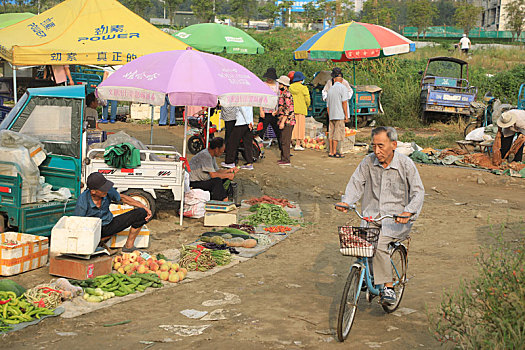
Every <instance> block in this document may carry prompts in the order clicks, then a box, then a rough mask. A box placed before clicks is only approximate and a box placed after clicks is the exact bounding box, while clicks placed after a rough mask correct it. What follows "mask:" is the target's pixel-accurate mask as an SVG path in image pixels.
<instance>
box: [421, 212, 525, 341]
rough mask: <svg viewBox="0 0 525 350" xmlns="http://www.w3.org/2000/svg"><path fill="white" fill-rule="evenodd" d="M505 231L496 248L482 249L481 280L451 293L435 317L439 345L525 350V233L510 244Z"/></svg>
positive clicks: (431, 317) (433, 328) (434, 330)
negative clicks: (522, 349)
mask: <svg viewBox="0 0 525 350" xmlns="http://www.w3.org/2000/svg"><path fill="white" fill-rule="evenodd" d="M521 224H523V222H522V223H521ZM504 227H505V226H503V227H502V230H501V233H500V234H498V235H496V236H495V242H494V243H493V244H492V245H489V246H486V247H483V248H481V252H480V255H479V257H478V270H479V275H478V276H477V277H475V278H474V279H472V280H470V281H465V282H463V283H461V285H460V287H459V289H458V290H457V291H455V292H452V293H445V295H444V297H443V299H442V301H441V304H440V306H439V308H438V310H437V312H436V313H434V314H429V320H430V324H431V326H430V327H431V328H430V331H431V332H432V333H433V334H434V336H435V337H436V339H438V340H439V341H441V342H445V343H447V342H448V343H453V344H454V345H455V346H456V347H459V348H463V349H520V348H523V344H524V343H525V288H524V286H523V282H524V281H525V272H524V265H523V261H525V240H524V237H525V235H524V234H525V231H524V229H523V228H520V230H519V237H518V239H517V240H508V237H507V236H508V234H507V235H504V234H503V229H504ZM505 239H507V240H505Z"/></svg>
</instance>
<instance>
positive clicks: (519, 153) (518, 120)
mask: <svg viewBox="0 0 525 350" xmlns="http://www.w3.org/2000/svg"><path fill="white" fill-rule="evenodd" d="M496 124H497V125H498V127H499V128H498V133H497V135H496V139H495V140H494V144H493V145H492V146H493V147H492V148H493V150H494V151H493V160H494V161H493V162H494V164H495V165H500V164H501V160H502V159H508V160H509V161H511V162H512V161H516V162H521V161H522V159H523V143H524V142H525V111H524V110H521V109H511V110H510V111H507V112H505V113H503V114H502V115H501V116H500V117H499V118H498V120H497V122H496ZM515 136H516V140H515V141H514V137H515ZM498 149H499V152H497V150H498Z"/></svg>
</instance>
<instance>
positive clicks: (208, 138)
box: [206, 107, 211, 149]
mask: <svg viewBox="0 0 525 350" xmlns="http://www.w3.org/2000/svg"><path fill="white" fill-rule="evenodd" d="M210 119H211V115H210V107H208V122H207V123H206V124H207V125H206V149H208V145H209V144H210Z"/></svg>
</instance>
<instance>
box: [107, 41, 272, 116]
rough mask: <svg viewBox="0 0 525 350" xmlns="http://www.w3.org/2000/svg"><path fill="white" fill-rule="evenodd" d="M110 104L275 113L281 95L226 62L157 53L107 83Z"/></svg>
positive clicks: (195, 53)
mask: <svg viewBox="0 0 525 350" xmlns="http://www.w3.org/2000/svg"><path fill="white" fill-rule="evenodd" d="M97 93H98V96H99V97H101V98H103V99H106V100H118V101H132V102H140V103H149V104H152V105H157V106H160V105H163V104H164V98H165V96H166V94H168V98H169V100H170V104H171V105H173V106H208V107H215V106H216V105H217V101H220V103H221V105H222V106H225V107H233V106H256V107H267V108H274V107H275V106H276V105H277V95H275V93H274V92H273V91H272V90H271V89H270V88H269V87H268V86H267V85H266V84H265V83H263V82H262V80H261V79H259V78H258V77H257V76H256V75H255V74H253V73H252V72H250V71H249V70H248V69H246V68H244V67H243V66H241V65H239V64H238V63H235V62H233V61H230V60H228V59H226V58H223V57H220V56H216V55H212V54H208V53H204V52H200V51H195V50H177V51H166V52H157V53H152V54H149V55H146V56H142V57H139V58H137V59H135V60H133V61H132V62H130V63H128V64H126V65H125V66H123V67H122V68H121V69H119V70H118V71H116V72H115V73H113V74H112V75H111V76H110V77H109V78H107V79H106V80H105V81H104V82H102V83H101V84H100V85H99V86H98V88H97Z"/></svg>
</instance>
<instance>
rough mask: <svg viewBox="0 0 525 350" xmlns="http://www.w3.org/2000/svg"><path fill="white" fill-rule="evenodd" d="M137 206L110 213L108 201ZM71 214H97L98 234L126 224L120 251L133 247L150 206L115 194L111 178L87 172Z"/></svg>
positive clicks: (117, 230)
mask: <svg viewBox="0 0 525 350" xmlns="http://www.w3.org/2000/svg"><path fill="white" fill-rule="evenodd" d="M120 201H122V202H123V203H124V204H128V205H131V206H134V207H137V208H135V209H133V210H130V211H128V212H126V213H124V214H121V215H117V216H115V217H114V216H113V214H112V213H111V211H110V210H109V205H110V204H111V203H112V202H120ZM74 215H75V216H84V217H97V218H100V219H101V220H102V232H101V233H102V237H109V236H112V235H114V234H116V233H118V232H121V231H123V230H125V229H126V228H128V227H130V226H131V228H130V230H129V236H128V239H127V240H126V243H125V244H124V247H122V251H123V252H124V253H130V252H133V251H135V250H136V249H137V248H135V245H134V243H135V239H136V238H137V236H138V235H139V232H140V230H141V228H142V226H143V225H144V224H146V222H147V221H148V220H149V219H151V210H149V208H147V207H146V206H145V205H144V204H142V203H141V202H139V201H137V200H135V199H133V198H131V197H130V196H126V195H124V194H119V193H118V192H117V191H116V190H115V189H114V188H113V182H111V181H109V180H107V179H106V178H105V177H104V175H102V174H100V173H98V172H97V173H91V174H90V175H89V176H88V178H87V189H86V190H85V191H84V192H82V194H81V195H80V196H79V197H78V200H77V206H76V207H75V213H74Z"/></svg>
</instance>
